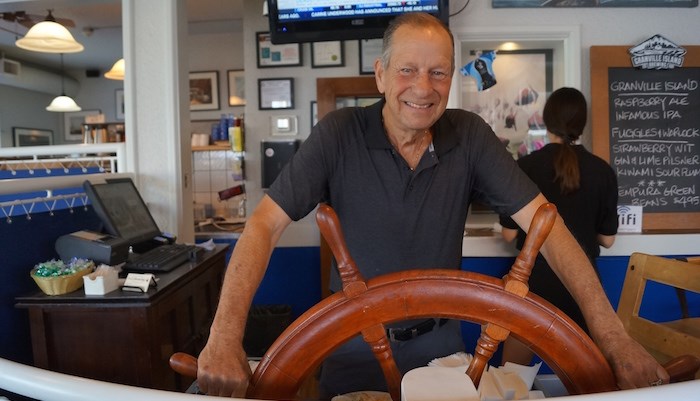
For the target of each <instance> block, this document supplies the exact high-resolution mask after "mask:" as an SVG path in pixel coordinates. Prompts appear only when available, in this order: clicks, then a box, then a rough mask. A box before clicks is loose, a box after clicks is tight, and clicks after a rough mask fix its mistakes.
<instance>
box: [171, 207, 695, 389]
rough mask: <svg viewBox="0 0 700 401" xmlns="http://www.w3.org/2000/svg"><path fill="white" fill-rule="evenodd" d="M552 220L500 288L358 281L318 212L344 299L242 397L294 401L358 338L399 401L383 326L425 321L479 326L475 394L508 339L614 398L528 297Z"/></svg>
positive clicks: (282, 342)
mask: <svg viewBox="0 0 700 401" xmlns="http://www.w3.org/2000/svg"><path fill="white" fill-rule="evenodd" d="M555 217H556V207H555V206H554V205H553V204H546V205H543V206H542V207H541V208H540V210H538V212H537V214H536V215H535V219H534V220H533V223H532V225H531V227H530V230H529V234H528V237H527V239H526V241H525V244H524V245H523V249H522V251H521V252H520V254H519V255H518V256H517V257H516V260H515V263H514V264H513V267H512V269H511V271H510V272H509V273H508V275H507V276H506V277H505V278H504V279H503V280H501V279H497V278H494V277H491V276H486V275H482V274H478V273H473V272H464V271H457V270H455V269H431V270H410V271H403V272H398V273H392V274H387V275H384V276H380V277H376V278H373V279H370V280H368V281H365V280H364V279H363V277H362V276H361V274H360V273H359V271H358V270H357V267H356V265H355V262H354V261H353V259H352V257H351V255H350V254H349V253H348V251H347V247H346V246H345V240H344V238H343V235H342V231H341V230H340V223H339V221H338V218H337V216H336V215H335V212H334V211H333V210H332V209H331V208H330V207H329V206H327V205H321V206H320V207H319V211H318V214H317V221H318V224H319V227H320V230H321V233H322V234H323V236H324V237H325V238H326V240H327V241H328V243H329V245H330V248H331V250H332V251H333V255H334V256H335V258H336V260H337V262H338V269H339V272H340V276H341V278H342V280H343V290H342V291H339V292H336V293H335V294H333V295H331V296H329V297H327V298H325V299H323V300H322V301H321V302H320V303H318V304H316V305H315V306H313V307H312V308H311V309H309V310H308V311H307V312H305V313H304V314H303V315H302V316H300V317H299V318H298V319H297V320H296V321H295V322H294V323H292V325H290V326H289V327H288V328H287V330H285V331H284V332H283V333H282V334H281V335H280V337H279V338H278V339H277V341H275V343H274V344H272V346H271V347H270V348H269V349H268V351H267V353H266V354H265V355H264V356H263V358H262V360H261V362H260V364H259V365H258V367H257V369H256V370H255V372H254V373H253V377H252V378H251V382H250V384H249V386H248V393H247V397H248V398H258V399H277V400H279V399H294V398H295V395H296V394H297V392H298V390H299V388H300V386H301V384H302V383H303V382H304V381H305V379H306V378H308V377H309V375H311V374H312V373H313V372H314V371H315V369H316V368H317V367H318V366H319V365H320V364H321V362H322V361H323V359H325V357H326V356H328V355H329V354H330V353H331V352H333V350H334V349H336V348H337V347H338V346H339V345H341V344H343V343H344V342H346V341H348V340H349V339H351V338H353V337H355V336H357V335H362V336H363V338H364V340H365V341H366V342H367V343H368V344H369V346H370V347H371V349H372V350H373V352H374V354H375V356H376V358H377V360H378V361H379V364H380V365H381V367H382V370H383V372H384V377H385V379H386V382H387V387H388V389H389V393H390V394H391V396H392V398H393V399H394V400H396V401H398V400H400V399H401V398H400V383H401V374H400V372H399V370H398V368H397V367H396V364H395V362H394V359H393V356H392V353H391V347H390V346H389V340H388V339H387V336H386V330H385V327H384V324H386V323H392V322H397V321H402V320H408V319H418V318H431V317H439V318H451V319H459V320H464V321H469V322H474V323H479V324H483V325H486V328H485V329H484V330H483V331H482V334H481V337H480V338H479V340H478V342H477V346H476V349H475V351H474V358H473V360H472V362H471V364H470V366H469V367H468V369H467V371H466V372H465V373H466V374H467V375H469V377H470V378H471V379H472V381H473V382H474V383H475V384H476V385H478V383H479V380H480V378H481V373H482V372H483V369H484V367H485V365H486V363H487V362H488V360H489V358H490V357H491V356H492V355H493V353H494V351H495V350H496V348H497V347H498V344H499V343H500V342H501V341H503V340H505V338H506V337H507V336H508V335H509V334H512V335H514V336H515V337H516V338H518V339H519V340H520V341H521V342H523V343H525V344H527V345H528V346H529V347H530V348H531V349H532V350H533V351H534V352H535V353H536V354H537V355H539V356H540V357H541V358H542V359H543V360H544V361H545V362H546V363H547V364H548V365H549V366H550V367H551V368H552V370H553V371H554V372H555V373H556V374H557V376H558V377H559V379H560V380H561V381H562V383H563V384H564V386H565V387H566V388H567V390H568V391H569V393H570V394H581V393H594V392H603V391H612V390H616V389H617V386H616V384H615V377H614V375H613V372H612V370H611V368H610V366H609V365H608V363H607V361H606V360H605V358H604V357H603V355H602V353H601V352H600V350H599V349H598V348H597V347H596V345H595V344H594V343H593V341H592V340H591V339H590V338H589V337H588V336H587V335H586V334H585V333H584V332H583V331H582V330H581V328H580V327H578V326H577V325H576V324H575V323H574V322H573V321H572V320H571V319H570V318H568V317H567V316H566V315H564V314H563V313H562V312H561V311H559V310H558V309H557V308H556V307H554V306H553V305H551V304H550V303H548V302H547V301H545V300H543V299H542V298H540V297H538V296H537V295H535V294H532V293H530V292H528V288H527V280H528V278H529V275H530V271H531V269H532V265H533V263H534V260H535V257H536V256H537V253H538V251H539V248H540V247H541V245H542V243H543V242H544V240H545V238H546V236H547V235H548V233H549V231H550V229H551V227H552V225H553V223H554V219H555ZM196 363H197V361H196V359H195V358H194V357H192V356H189V355H185V354H181V353H177V354H174V355H173V356H172V357H171V359H170V364H171V367H172V368H173V369H174V370H175V371H177V372H179V373H181V374H183V375H186V376H190V377H196V375H197V365H196ZM674 363H676V362H674ZM676 364H677V363H676ZM680 365H682V366H685V364H684V363H681V364H680Z"/></svg>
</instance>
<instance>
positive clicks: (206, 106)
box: [190, 71, 219, 111]
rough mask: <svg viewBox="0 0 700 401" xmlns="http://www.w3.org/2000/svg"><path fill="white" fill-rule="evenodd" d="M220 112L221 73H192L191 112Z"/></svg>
mask: <svg viewBox="0 0 700 401" xmlns="http://www.w3.org/2000/svg"><path fill="white" fill-rule="evenodd" d="M201 110H219V72H218V71H198V72H191V73H190V111H201Z"/></svg>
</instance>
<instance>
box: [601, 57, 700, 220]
mask: <svg viewBox="0 0 700 401" xmlns="http://www.w3.org/2000/svg"><path fill="white" fill-rule="evenodd" d="M608 80H609V88H608V91H609V93H610V101H609V105H610V164H611V166H612V167H613V169H615V171H616V172H617V179H618V188H619V198H620V201H619V203H620V204H622V205H638V206H643V207H644V212H687V211H700V88H699V87H698V85H700V68H699V67H695V68H682V69H679V70H637V69H634V68H610V69H609V70H608Z"/></svg>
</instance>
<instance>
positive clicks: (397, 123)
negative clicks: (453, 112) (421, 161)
mask: <svg viewBox="0 0 700 401" xmlns="http://www.w3.org/2000/svg"><path fill="white" fill-rule="evenodd" d="M391 49H392V50H391V58H390V60H389V65H388V66H387V68H386V69H384V67H383V66H382V65H381V61H377V62H376V63H375V76H376V80H377V88H378V89H379V91H380V92H381V93H383V94H384V96H385V97H386V108H385V110H384V119H385V123H387V125H388V126H391V127H395V128H399V129H401V130H413V131H423V130H425V129H428V128H430V127H431V126H432V125H433V123H435V121H437V119H438V118H439V117H440V116H441V115H442V113H443V112H444V111H445V108H446V107H447V98H448V97H449V93H450V84H451V82H452V64H451V61H452V52H453V49H452V42H451V41H450V37H449V35H448V34H447V33H446V32H444V31H443V30H441V29H437V28H435V27H427V28H416V27H412V26H402V27H400V28H398V29H397V30H396V32H395V33H394V36H393V41H392V46H391ZM387 120H389V121H387Z"/></svg>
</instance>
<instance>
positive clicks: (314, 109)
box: [310, 100, 318, 128]
mask: <svg viewBox="0 0 700 401" xmlns="http://www.w3.org/2000/svg"><path fill="white" fill-rule="evenodd" d="M310 109H311V128H313V127H314V125H316V124H318V103H317V102H316V101H315V100H312V101H311V107H310Z"/></svg>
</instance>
